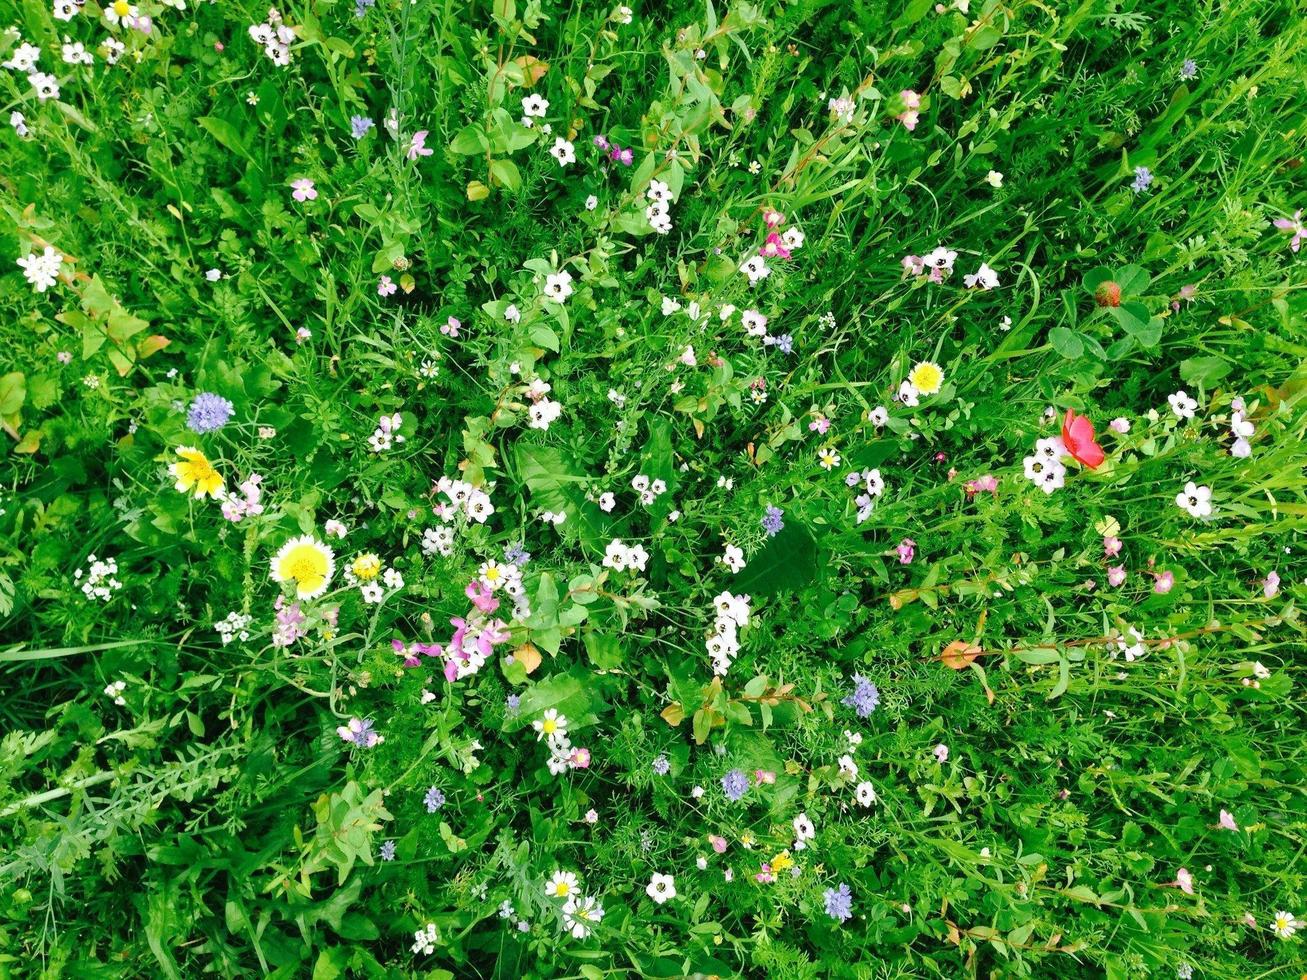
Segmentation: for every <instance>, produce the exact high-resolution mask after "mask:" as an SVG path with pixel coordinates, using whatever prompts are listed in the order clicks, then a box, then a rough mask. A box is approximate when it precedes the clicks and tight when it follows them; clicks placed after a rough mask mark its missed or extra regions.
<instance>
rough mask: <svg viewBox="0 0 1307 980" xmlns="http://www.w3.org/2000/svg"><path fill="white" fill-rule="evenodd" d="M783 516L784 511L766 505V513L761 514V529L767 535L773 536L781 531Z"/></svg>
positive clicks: (783, 523) (783, 524)
mask: <svg viewBox="0 0 1307 980" xmlns="http://www.w3.org/2000/svg"><path fill="white" fill-rule="evenodd" d="M784 516H785V511H783V510H781V509H780V508H779V507H772V506H771V505H768V507H767V511H766V513H764V514H763V515H762V529H763V530H764V531H766V532H767V537H769V538H774V537H776V535H778V534H780V533H781V529H782V528H784V527H785V521H783V520H782V518H783V517H784Z"/></svg>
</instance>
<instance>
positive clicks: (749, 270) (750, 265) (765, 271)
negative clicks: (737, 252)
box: [740, 255, 771, 285]
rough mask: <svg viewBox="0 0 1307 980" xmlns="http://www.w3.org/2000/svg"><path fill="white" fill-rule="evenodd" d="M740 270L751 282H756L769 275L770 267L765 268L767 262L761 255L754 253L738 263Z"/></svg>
mask: <svg viewBox="0 0 1307 980" xmlns="http://www.w3.org/2000/svg"><path fill="white" fill-rule="evenodd" d="M740 271H741V272H743V273H744V274H745V275H746V276H748V277H749V282H750V283H751V284H755V285H756V284H757V283H760V282H762V280H764V279H766V278H767V277H768V276H769V275H771V269H769V268H767V263H766V262H765V261H763V257H762V256H761V255H755V256H753V257H752V258H750V259H746V260H745V261H744V262H743V263H741V265H740Z"/></svg>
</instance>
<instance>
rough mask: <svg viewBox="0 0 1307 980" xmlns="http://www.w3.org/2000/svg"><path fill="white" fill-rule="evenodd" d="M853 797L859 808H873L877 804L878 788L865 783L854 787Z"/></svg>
mask: <svg viewBox="0 0 1307 980" xmlns="http://www.w3.org/2000/svg"><path fill="white" fill-rule="evenodd" d="M853 795H854V797H855V798H856V799H857V801H858V805H859V806H871V805H872V804H873V803H875V802H876V787H874V786H872V785H871V783H870V782H867V781H863V782H861V783H858V785H857V786H856V787H854V790H853Z"/></svg>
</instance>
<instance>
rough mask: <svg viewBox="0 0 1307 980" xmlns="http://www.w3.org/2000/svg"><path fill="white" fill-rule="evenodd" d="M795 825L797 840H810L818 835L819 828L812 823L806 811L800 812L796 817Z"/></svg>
mask: <svg viewBox="0 0 1307 980" xmlns="http://www.w3.org/2000/svg"><path fill="white" fill-rule="evenodd" d="M793 826H794V838H795V840H800V841H808V840H812V839H813V838H814V837H816V836H817V828H815V827H814V826H813V825H812V821H811V820H809V819H808V815H807V814H806V813H800V814H799V815H798V816H797V817H795V818H794V823H793Z"/></svg>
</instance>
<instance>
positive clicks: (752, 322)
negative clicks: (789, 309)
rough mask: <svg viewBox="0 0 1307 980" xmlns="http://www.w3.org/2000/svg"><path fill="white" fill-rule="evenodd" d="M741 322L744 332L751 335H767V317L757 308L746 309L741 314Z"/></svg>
mask: <svg viewBox="0 0 1307 980" xmlns="http://www.w3.org/2000/svg"><path fill="white" fill-rule="evenodd" d="M740 323H741V324H742V325H743V327H744V332H745V333H747V334H748V335H749V336H750V337H765V336H767V318H766V317H765V316H763V315H762V314H761V313H759V312H758V311H757V310H745V311H744V312H743V313H741V314H740Z"/></svg>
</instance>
